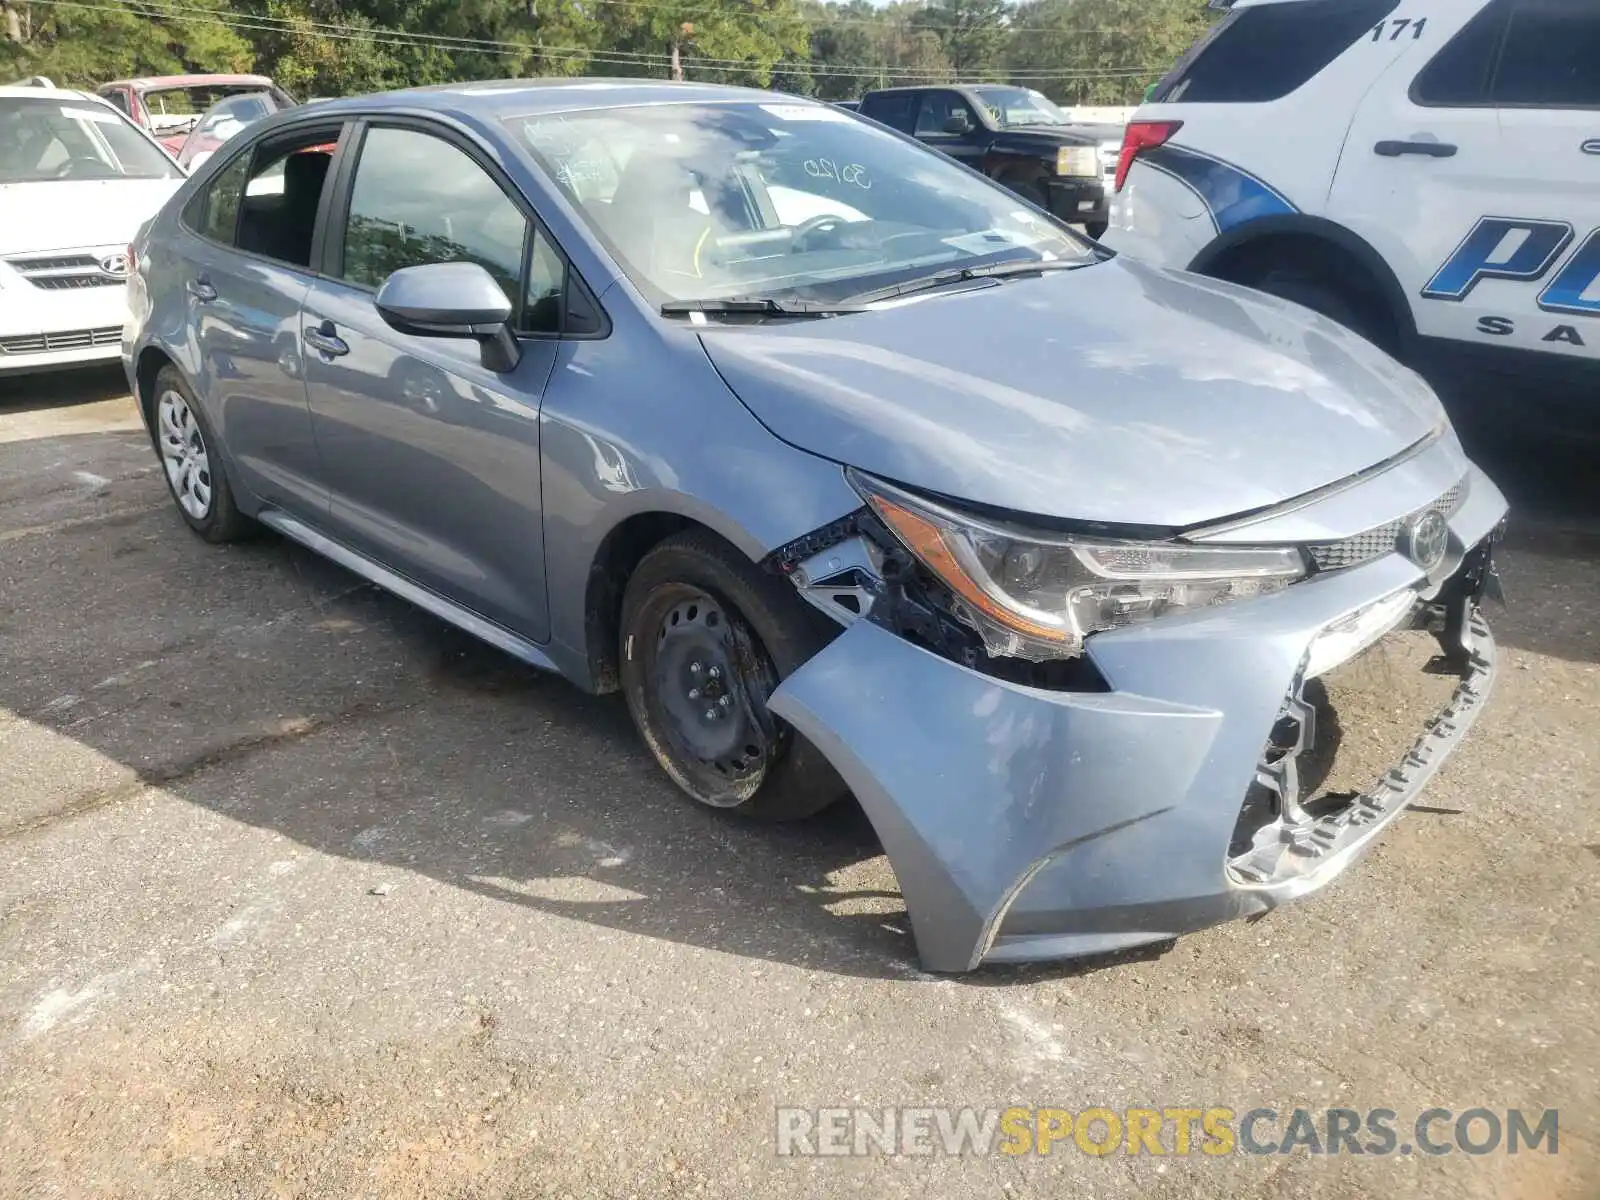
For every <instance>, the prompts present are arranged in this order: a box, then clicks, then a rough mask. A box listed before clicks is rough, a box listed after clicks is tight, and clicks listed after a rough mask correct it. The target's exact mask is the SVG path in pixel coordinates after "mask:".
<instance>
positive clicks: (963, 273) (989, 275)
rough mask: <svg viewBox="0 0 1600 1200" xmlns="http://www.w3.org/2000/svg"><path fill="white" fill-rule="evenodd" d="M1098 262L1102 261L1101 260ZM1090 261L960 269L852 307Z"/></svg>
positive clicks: (864, 297)
mask: <svg viewBox="0 0 1600 1200" xmlns="http://www.w3.org/2000/svg"><path fill="white" fill-rule="evenodd" d="M1095 261H1099V260H1098V258H1097V259H1096V260H1095ZM1088 265H1089V264H1088V263H1087V262H1074V261H1072V260H1070V259H1063V258H1051V259H1040V260H1038V261H1028V262H1018V261H1016V260H1011V261H1009V262H998V263H990V264H989V265H987V266H983V267H958V268H956V269H954V270H945V271H935V272H934V273H933V274H931V275H923V276H920V277H919V278H916V279H908V280H906V281H905V282H904V283H895V284H891V285H890V286H888V287H883V288H877V289H875V290H873V291H870V292H862V293H860V294H859V295H855V296H851V297H850V303H852V304H874V303H876V302H877V301H879V300H893V299H895V298H896V297H898V296H909V295H911V294H912V293H914V292H926V291H931V290H932V289H934V288H940V287H945V286H947V285H949V284H952V283H963V282H965V281H966V280H969V279H1005V278H1007V277H1008V276H1013V275H1039V274H1042V273H1044V272H1045V271H1067V270H1076V269H1077V268H1078V267H1086V266H1088Z"/></svg>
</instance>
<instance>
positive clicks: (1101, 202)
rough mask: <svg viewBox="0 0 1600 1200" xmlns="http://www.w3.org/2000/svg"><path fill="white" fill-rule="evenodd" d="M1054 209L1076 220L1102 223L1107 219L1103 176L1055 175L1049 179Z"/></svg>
mask: <svg viewBox="0 0 1600 1200" xmlns="http://www.w3.org/2000/svg"><path fill="white" fill-rule="evenodd" d="M1047 190H1048V192H1049V196H1048V199H1049V201H1050V211H1051V212H1052V213H1054V214H1055V215H1056V216H1058V217H1060V218H1061V219H1062V220H1063V221H1071V222H1073V223H1074V224H1079V225H1089V224H1098V223H1102V222H1104V221H1105V220H1106V184H1105V180H1104V179H1103V178H1100V177H1099V176H1095V177H1092V178H1089V177H1085V178H1078V177H1076V176H1061V175H1058V176H1055V177H1053V178H1051V179H1050V180H1049V181H1048V183H1047Z"/></svg>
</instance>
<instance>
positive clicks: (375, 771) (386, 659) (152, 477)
mask: <svg viewBox="0 0 1600 1200" xmlns="http://www.w3.org/2000/svg"><path fill="white" fill-rule="evenodd" d="M80 394H81V393H80ZM3 402H4V396H3V395H0V403H3ZM37 403H38V402H37V400H35V404H37ZM142 438H143V435H142V434H140V433H137V432H126V431H125V432H118V433H98V434H87V433H86V434H75V435H71V436H69V437H63V438H44V439H33V440H30V441H26V442H20V443H16V444H10V445H7V444H0V578H4V579H7V580H9V581H10V583H9V584H8V587H7V592H8V595H7V596H5V597H4V602H3V603H0V664H3V667H4V669H3V670H0V709H5V710H8V711H9V712H10V713H12V714H15V715H16V716H17V717H21V718H22V719H23V720H24V721H26V722H30V723H32V724H34V725H36V726H39V727H42V728H44V729H46V730H49V731H51V732H52V733H53V734H54V735H56V736H58V737H60V738H64V739H68V740H70V741H71V742H73V743H76V744H77V745H78V746H81V747H84V748H87V749H89V750H92V751H94V752H95V753H96V754H97V755H99V756H102V757H103V758H104V759H108V760H111V761H112V762H114V763H117V764H122V765H123V766H125V767H126V768H128V769H130V770H131V771H132V772H133V774H134V777H135V778H134V780H132V781H127V780H124V781H119V782H117V783H114V784H112V785H110V786H103V787H100V788H99V790H95V789H94V788H92V787H87V786H86V789H84V790H79V791H76V792H75V791H73V790H72V789H71V788H67V789H65V790H63V793H62V797H61V799H60V801H59V802H58V803H46V804H44V805H43V807H39V808H36V809H34V808H28V809H25V813H24V816H23V817H21V818H12V817H11V816H10V815H9V814H8V813H0V839H3V838H5V837H6V836H8V835H12V834H17V833H20V832H24V831H26V830H31V829H36V828H41V827H44V826H46V825H49V824H51V823H53V822H54V821H57V820H64V819H71V818H72V817H73V816H74V815H76V814H79V813H82V812H85V811H88V810H91V809H94V808H96V807H101V806H105V805H110V804H114V803H118V802H121V801H125V800H127V799H129V798H131V796H133V795H136V794H138V791H139V788H140V787H141V786H151V787H157V788H160V789H162V790H163V791H165V792H167V793H169V794H171V795H174V796H176V797H179V798H181V799H183V800H184V801H186V802H189V803H192V804H194V805H196V806H199V807H200V808H203V809H207V810H210V811H212V812H214V813H217V814H219V815H222V816H225V817H227V818H228V819H230V820H233V821H238V822H243V823H245V824H248V825H250V826H254V827H257V828H260V829H264V830H269V831H271V832H273V833H275V834H279V835H281V836H283V837H284V838H287V839H289V840H290V841H291V842H293V843H294V844H295V845H297V846H300V847H304V848H306V849H309V850H312V851H316V852H319V853H322V854H326V855H331V856H336V857H338V858H342V859H346V860H351V861H354V862H358V863H362V864H365V865H367V866H369V867H371V868H373V869H375V870H377V871H378V872H380V873H382V874H384V875H385V876H392V877H393V878H394V879H396V880H399V881H400V882H399V883H398V885H397V892H396V895H397V896H403V893H404V891H405V890H406V884H405V882H404V881H405V879H407V878H408V877H411V876H422V877H426V878H428V879H431V880H435V881H437V882H439V883H441V884H444V885H448V886H449V887H452V888H458V889H461V890H463V891H467V892H470V893H473V894H475V895H479V896H482V897H485V898H488V899H492V900H495V901H501V902H505V903H506V904H509V905H513V906H518V907H520V908H523V909H526V910H530V911H532V912H535V913H538V914H542V915H543V916H546V917H551V918H559V920H552V921H538V922H534V923H532V924H530V925H529V926H528V928H527V930H526V935H527V936H529V937H534V938H545V939H548V941H549V944H550V948H551V952H552V953H558V954H567V953H572V952H573V948H572V946H571V945H567V944H563V934H562V930H563V928H564V923H565V922H569V921H570V922H579V923H584V924H587V925H590V926H596V927H602V928H605V929H608V930H615V931H618V932H621V933H624V934H628V935H640V936H644V937H648V938H655V939H661V940H664V941H668V942H675V943H682V944H688V945H693V946H698V947H702V948H708V949H714V950H718V951H722V952H725V953H730V954H735V955H740V956H743V957H748V958H752V959H757V960H765V961H771V962H773V963H778V964H788V965H791V966H795V967H802V968H805V969H811V970H820V971H826V972H834V973H839V974H846V975H854V976H865V977H870V978H890V979H894V978H901V979H903V978H907V977H916V976H918V975H919V972H918V969H917V965H916V957H915V948H914V943H913V940H912V938H911V933H910V929H909V925H908V922H907V919H906V915H905V912H904V907H903V904H902V903H901V901H900V896H899V893H898V890H897V888H896V885H895V881H894V877H893V873H892V871H891V870H890V869H889V867H888V864H887V862H886V860H885V859H884V858H883V855H882V850H881V847H880V845H879V844H878V841H877V838H876V836H875V834H874V832H873V830H872V828H871V825H870V824H869V823H868V821H867V819H866V817H865V816H864V814H863V813H862V812H861V810H860V809H859V807H857V806H856V805H854V804H853V803H850V802H847V803H845V804H842V805H840V806H838V807H836V808H835V809H833V810H830V811H829V812H827V813H825V814H823V815H821V816H819V817H817V818H813V819H812V820H809V821H806V822H802V823H799V824H795V825H787V826H767V825H761V824H756V823H753V822H749V821H742V820H738V819H730V818H728V817H727V816H726V815H724V814H719V813H714V812H710V811H706V810H702V809H699V808H697V807H695V806H694V805H693V804H692V803H691V802H689V801H688V800H686V799H684V798H683V797H681V796H680V795H679V794H678V793H677V792H676V791H675V790H674V789H673V788H672V786H671V785H670V784H669V783H667V782H666V781H665V779H664V778H663V777H662V775H661V774H660V772H659V771H658V769H657V768H656V766H655V764H654V762H653V761H652V760H651V759H650V757H649V755H648V754H647V753H646V752H645V750H644V749H643V748H642V747H641V746H640V744H639V742H638V739H637V738H636V737H635V736H634V734H633V730H632V727H631V724H630V722H629V720H628V717H627V713H626V711H625V708H624V706H623V704H622V703H621V701H620V699H618V698H617V697H592V696H587V695H585V694H583V693H582V692H580V691H579V690H577V689H576V688H573V687H571V686H570V685H568V684H566V683H565V682H563V681H561V680H559V679H556V678H554V677H552V676H549V675H545V674H541V673H539V672H536V671H534V670H532V669H530V668H527V667H524V666H523V665H521V664H519V663H517V662H515V661H513V660H511V659H509V658H507V657H506V656H504V655H502V654H501V653H499V652H498V651H496V650H493V649H491V648H490V647H488V646H486V645H484V644H482V643H480V642H477V641H476V640H474V639H472V638H471V637H469V636H467V635H465V634H462V633H460V632H458V631H456V630H455V629H453V628H451V627H449V626H446V625H444V624H442V623H440V622H438V621H436V620H434V619H433V618H431V617H429V616H427V615H426V614H424V613H422V612H420V611H419V610H417V609H415V608H413V607H411V606H410V605H407V604H405V603H404V602H402V601H399V600H396V599H394V598H392V597H390V596H388V595H386V594H384V593H382V592H379V591H378V590H377V589H374V588H372V587H370V586H368V585H365V584H363V583H361V582H360V581H359V580H357V579H355V578H354V577H353V576H350V575H348V574H347V573H345V572H343V571H341V570H340V569H338V568H336V567H334V566H332V565H331V564H329V563H327V562H325V561H323V560H321V559H319V558H316V557H315V556H313V555H311V554H309V553H308V552H306V551H303V550H301V549H300V548H298V547H296V546H294V545H292V544H290V543H287V542H284V541H282V540H280V539H278V538H275V537H272V536H268V535H263V536H262V537H260V538H257V539H255V540H253V541H250V542H247V543H244V544H241V545H237V546H230V547H223V548H215V547H209V546H206V545H204V544H203V543H201V542H199V540H198V539H196V538H193V537H192V536H191V535H189V533H188V532H187V530H186V529H185V528H184V526H183V525H182V523H181V521H180V520H179V518H178V517H177V515H176V513H175V511H174V510H172V508H171V507H170V505H168V504H164V503H163V501H164V499H165V493H164V491H163V484H162V481H161V479H160V477H159V476H158V475H157V474H155V473H154V472H153V471H150V470H149V469H148V467H149V463H148V462H147V458H148V456H149V454H150V450H149V446H148V443H147V442H143V441H142ZM1501 449H1503V447H1501ZM25 460H27V461H32V462H39V463H49V462H54V461H58V460H59V461H63V462H68V463H75V462H81V461H95V462H98V463H102V464H106V463H109V464H113V465H115V464H117V463H121V464H123V467H124V475H123V477H122V478H120V479H119V480H117V481H115V482H113V483H111V484H109V485H107V487H105V488H103V489H101V490H100V491H99V492H96V493H95V500H94V502H95V503H97V504H105V505H110V504H112V503H114V502H116V501H119V500H121V501H130V500H136V501H138V504H137V505H133V506H129V505H126V504H124V505H123V506H122V508H120V509H118V511H120V512H123V513H124V514H130V513H131V515H122V516H118V517H116V518H114V519H111V518H108V519H107V520H106V521H104V522H99V523H97V522H93V521H87V522H83V523H75V524H70V526H69V527H66V528H63V529H62V530H61V532H59V533H49V534H44V533H40V534H32V533H30V535H29V536H26V537H21V538H19V539H17V540H15V541H12V542H10V543H9V544H8V543H7V542H6V538H5V529H6V528H8V527H10V525H11V523H12V521H11V519H10V518H8V517H7V516H6V513H7V507H8V505H10V504H12V503H19V504H21V503H32V501H29V500H28V496H27V488H26V485H25V475H26V472H27V470H28V469H29V468H28V467H27V465H26V461H25ZM1508 461H1509V462H1510V464H1511V466H1513V467H1514V468H1515V472H1514V473H1510V474H1508V473H1507V471H1505V470H1504V469H1503V468H1504V467H1505V466H1506V463H1505V462H1501V463H1498V464H1497V463H1495V462H1492V461H1491V462H1490V464H1489V469H1490V470H1491V473H1492V474H1494V475H1495V477H1496V478H1497V479H1500V480H1502V481H1505V486H1506V487H1507V490H1508V491H1509V492H1511V493H1512V494H1513V495H1515V494H1516V493H1517V491H1518V489H1519V487H1520V488H1523V489H1525V490H1526V491H1528V492H1530V493H1532V494H1534V495H1536V496H1543V497H1545V499H1546V500H1547V501H1554V502H1557V507H1556V509H1554V510H1551V511H1548V512H1543V513H1542V514H1540V515H1537V516H1536V518H1530V524H1529V526H1528V530H1529V532H1528V534H1527V535H1526V536H1527V538H1529V539H1532V541H1529V542H1519V540H1518V539H1519V538H1522V537H1523V536H1524V535H1523V534H1521V533H1520V532H1519V526H1517V525H1515V524H1514V526H1513V540H1512V544H1513V547H1514V548H1515V547H1517V546H1519V545H1524V544H1528V545H1531V544H1535V543H1536V542H1537V539H1538V538H1539V537H1545V538H1546V539H1547V540H1548V539H1549V538H1551V537H1555V538H1556V540H1557V542H1558V543H1559V545H1560V547H1563V549H1560V550H1559V551H1558V555H1559V556H1561V557H1564V556H1566V555H1567V554H1569V553H1570V554H1571V555H1572V557H1573V558H1574V559H1577V558H1582V559H1584V560H1585V561H1584V564H1583V569H1585V570H1592V569H1593V562H1592V559H1593V555H1594V546H1593V543H1592V542H1589V541H1588V540H1587V539H1589V538H1590V537H1592V529H1591V528H1590V527H1589V525H1588V521H1589V516H1588V515H1587V514H1588V513H1589V512H1590V506H1591V505H1592V504H1593V502H1594V493H1593V492H1592V491H1590V492H1583V493H1581V494H1573V495H1571V496H1566V497H1565V499H1563V496H1564V495H1565V494H1564V493H1563V492H1562V491H1561V487H1559V486H1554V487H1553V486H1552V483H1551V475H1550V472H1549V470H1548V465H1549V461H1550V459H1549V456H1548V455H1546V456H1545V457H1543V458H1536V459H1534V460H1528V459H1515V458H1513V459H1511V460H1508ZM135 463H140V464H144V465H143V466H139V467H136V466H134V464H135ZM1497 466H1498V467H1500V468H1502V469H1496V468H1497ZM1528 472H1531V476H1530V475H1528V474H1525V473H1528ZM104 474H106V475H107V476H110V475H112V474H113V471H112V469H111V467H110V466H106V467H104ZM1579 478H1583V479H1587V480H1588V481H1590V483H1591V484H1592V479H1593V476H1592V474H1588V475H1585V474H1584V473H1583V472H1579ZM7 481H10V485H9V486H11V487H13V488H14V489H15V494H14V495H13V494H9V493H7V492H6V491H5V487H6V486H7ZM1563 486H1564V485H1563ZM1584 486H1587V485H1584ZM110 493H114V494H110ZM1563 506H1565V507H1563ZM1535 511H1536V513H1539V511H1540V510H1537V509H1536V510H1535ZM1564 514H1565V515H1564ZM1568 516H1570V517H1571V520H1567V519H1566V517H1568ZM22 524H23V525H25V526H26V525H27V524H28V523H27V522H26V521H24V522H22ZM34 528H42V527H37V526H36V527H34ZM1551 531H1554V533H1552V532H1551ZM1563 538H1564V539H1568V540H1566V541H1561V539H1563ZM1585 546H1588V547H1589V548H1588V549H1585ZM1525 552H1527V551H1525ZM1539 553H1545V551H1539ZM1509 583H1510V587H1511V590H1512V592H1513V595H1515V593H1516V590H1517V581H1516V579H1515V578H1514V577H1513V578H1512V579H1511V580H1510V581H1509ZM63 596H71V597H73V598H74V599H73V603H71V604H67V605H64V604H62V602H61V601H62V597H63ZM1502 630H1503V632H1502V640H1503V641H1504V642H1505V643H1507V644H1510V645H1520V646H1524V647H1525V648H1528V649H1533V650H1540V651H1541V652H1548V653H1555V652H1559V651H1554V650H1548V649H1545V648H1544V647H1543V646H1542V645H1541V639H1545V640H1549V639H1551V638H1560V639H1562V642H1561V644H1562V645H1564V646H1566V648H1567V652H1568V654H1567V656H1569V657H1570V656H1571V653H1572V650H1573V647H1574V646H1575V645H1577V643H1576V642H1574V641H1573V639H1574V638H1575V637H1577V636H1579V634H1578V630H1577V627H1575V626H1573V625H1572V623H1571V622H1570V621H1568V622H1567V623H1566V624H1565V625H1562V626H1560V627H1558V628H1557V629H1555V630H1553V631H1544V632H1541V631H1540V630H1539V629H1538V628H1537V627H1530V626H1529V624H1528V623H1526V622H1520V621H1511V622H1507V623H1504V624H1503V625H1502ZM0 799H5V798H3V797H0ZM23 799H24V801H25V803H26V801H27V799H28V798H27V797H24V798H23ZM352 886H354V885H352ZM362 891H363V893H364V892H365V886H364V885H363V887H362ZM385 902H391V901H389V900H386V901H385ZM1165 949H1166V945H1165V944H1161V945H1157V946H1154V947H1150V948H1146V949H1144V950H1142V951H1135V952H1131V953H1125V954H1121V955H1115V956H1110V957H1108V958H1101V959H1094V960H1085V961H1080V962H1077V963H1068V964H1060V965H1055V966H1050V967H1042V968H1040V967H1024V968H988V969H985V970H984V971H982V972H980V973H978V974H975V975H970V976H965V977H960V978H961V979H962V980H963V981H965V982H967V983H970V984H973V985H978V986H994V985H1005V984H1008V983H1012V982H1015V981H1018V980H1020V979H1028V980H1035V979H1038V978H1041V977H1055V978H1060V977H1070V976H1074V975H1082V974H1085V973H1087V972H1091V971H1096V970H1100V969H1103V968H1106V967H1110V966H1115V965H1118V964H1120V963H1123V962H1126V961H1129V960H1130V959H1137V958H1148V957H1152V956H1156V955H1159V954H1161V953H1163V952H1164V951H1165Z"/></svg>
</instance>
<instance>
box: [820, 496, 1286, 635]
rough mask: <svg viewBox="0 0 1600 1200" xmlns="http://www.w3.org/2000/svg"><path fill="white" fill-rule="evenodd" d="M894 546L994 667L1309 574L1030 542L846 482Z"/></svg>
mask: <svg viewBox="0 0 1600 1200" xmlns="http://www.w3.org/2000/svg"><path fill="white" fill-rule="evenodd" d="M850 477H851V481H852V482H853V483H854V484H855V486H856V489H857V490H858V491H859V492H861V494H862V496H863V497H865V499H866V500H867V503H868V504H870V505H871V506H872V510H873V512H875V513H876V514H877V515H878V517H879V519H880V520H882V521H883V523H884V524H885V525H887V526H888V528H889V529H890V531H891V532H893V534H894V536H895V537H896V538H898V539H899V540H900V542H901V543H902V544H903V545H904V546H905V548H906V549H907V550H909V551H910V552H911V553H912V554H913V555H915V556H916V557H917V559H918V560H919V561H920V562H921V563H922V565H923V566H924V567H926V568H927V569H928V570H929V571H930V572H932V573H933V575H934V576H935V577H936V578H937V579H938V580H939V582H941V583H942V584H944V585H945V587H947V588H949V590H950V593H951V608H952V610H953V612H954V615H955V616H957V617H958V618H960V619H961V620H962V621H964V622H966V623H967V624H968V625H970V626H972V628H973V629H975V630H977V632H978V634H979V635H980V636H981V637H982V638H983V642H984V645H985V647H986V648H987V649H988V651H989V653H990V654H992V655H1003V656H1006V657H1011V658H1024V659H1028V660H1030V661H1033V662H1043V661H1045V660H1048V659H1059V658H1073V657H1076V656H1077V655H1079V654H1081V653H1082V652H1083V641H1084V639H1085V638H1086V637H1088V636H1089V635H1090V634H1092V633H1098V632H1101V631H1103V630H1107V629H1117V628H1120V627H1122V626H1125V625H1133V624H1136V623H1138V622H1141V621H1151V620H1155V619H1156V618H1158V617H1164V616H1170V615H1173V614H1177V613H1184V612H1193V611H1195V610H1197V609H1204V608H1211V607H1213V606H1215V605H1218V604H1225V603H1227V602H1228V601H1231V600H1242V599H1248V598H1250V597H1254V596H1262V595H1266V594H1268V593H1270V592H1276V591H1281V590H1283V589H1284V588H1286V587H1288V586H1289V585H1290V584H1291V583H1294V582H1295V581H1296V580H1298V579H1302V578H1304V577H1305V574H1306V562H1305V557H1304V556H1303V555H1302V554H1301V552H1300V550H1299V549H1298V548H1296V547H1293V546H1197V545H1187V544H1185V543H1182V542H1170V541H1167V542H1160V541H1123V540H1113V539H1109V538H1095V537H1079V536H1076V535H1070V534H1057V533H1049V532H1042V531H1038V530H1028V529H1023V528H1019V527H1015V526H1010V525H1007V524H1002V523H999V522H994V521H989V520H986V519H983V518H979V517H974V516H971V515H969V514H966V513H961V512H958V511H956V510H954V509H950V508H947V507H945V506H944V505H941V504H936V503H934V502H932V501H929V500H926V499H924V498H922V497H920V496H915V495H912V494H910V493H908V492H905V491H902V490H901V489H899V488H896V487H894V486H892V485H890V484H886V483H882V482H880V481H878V480H875V479H868V478H866V477H864V476H862V475H860V474H859V473H857V472H854V471H852V472H851V474H850Z"/></svg>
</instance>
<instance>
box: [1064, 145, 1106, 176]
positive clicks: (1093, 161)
mask: <svg viewBox="0 0 1600 1200" xmlns="http://www.w3.org/2000/svg"><path fill="white" fill-rule="evenodd" d="M1056 174H1057V175H1099V174H1100V152H1099V151H1098V150H1096V149H1095V148H1094V147H1093V146H1062V147H1061V148H1060V149H1059V150H1057V151H1056Z"/></svg>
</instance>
